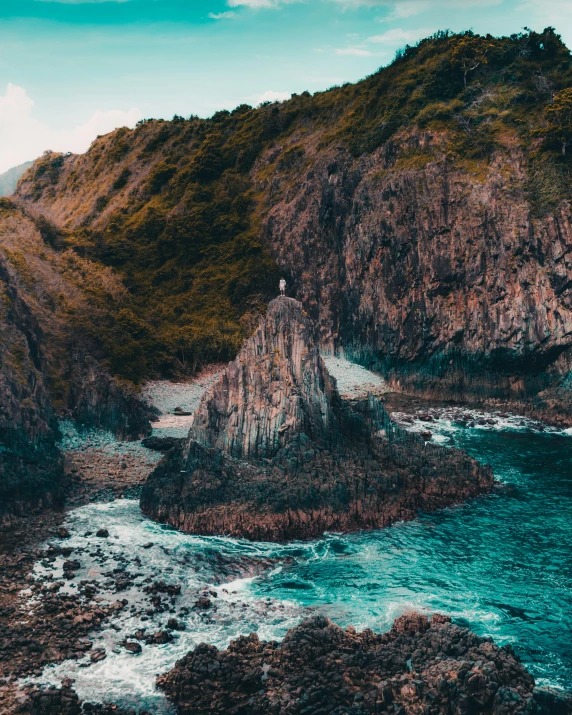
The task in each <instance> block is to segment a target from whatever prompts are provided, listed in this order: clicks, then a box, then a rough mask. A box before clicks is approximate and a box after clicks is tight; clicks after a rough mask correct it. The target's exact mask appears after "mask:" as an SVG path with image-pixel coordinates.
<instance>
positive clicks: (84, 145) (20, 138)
mask: <svg viewBox="0 0 572 715" xmlns="http://www.w3.org/2000/svg"><path fill="white" fill-rule="evenodd" d="M33 109H34V100H33V99H32V98H31V97H29V96H28V95H27V93H26V90H25V89H23V88H22V87H18V86H17V85H14V84H8V87H7V89H6V93H5V94H4V95H1V94H0V173H2V172H4V171H6V170H8V169H10V168H11V167H13V166H17V165H18V164H22V163H23V162H25V161H29V160H31V159H36V158H37V157H38V156H40V155H41V154H42V153H43V152H44V151H46V149H52V150H53V151H62V152H67V151H71V152H76V153H81V152H84V151H86V150H87V149H88V148H89V145H90V144H91V142H92V141H93V140H94V139H95V138H96V137H97V136H98V135H99V134H107V133H108V132H110V131H112V130H113V129H116V128H117V127H122V126H134V125H135V123H136V122H137V121H138V120H139V119H140V118H141V112H140V111H139V110H138V109H135V108H133V109H130V110H129V111H127V112H124V111H121V110H118V109H112V110H110V111H106V112H103V111H97V112H95V113H94V114H93V115H92V116H91V117H90V119H88V121H87V122H85V123H84V124H80V125H78V126H76V127H74V128H73V129H53V128H52V127H49V126H48V125H47V124H44V123H43V122H41V121H39V120H38V119H36V118H35V117H34V116H33Z"/></svg>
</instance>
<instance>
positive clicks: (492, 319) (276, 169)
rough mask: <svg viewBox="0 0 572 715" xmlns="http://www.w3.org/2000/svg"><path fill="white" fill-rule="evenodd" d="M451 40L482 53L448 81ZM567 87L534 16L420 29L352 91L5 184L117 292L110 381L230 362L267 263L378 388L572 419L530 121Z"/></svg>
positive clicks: (131, 134) (123, 140) (568, 279)
mask: <svg viewBox="0 0 572 715" xmlns="http://www.w3.org/2000/svg"><path fill="white" fill-rule="evenodd" d="M467 43H468V44H469V45H470V46H471V47H473V49H475V48H477V49H478V47H481V46H482V49H483V51H484V52H485V54H486V57H487V62H486V63H483V64H482V65H481V66H480V67H479V68H478V70H476V71H475V72H473V73H471V75H470V77H469V81H468V83H467V84H466V85H465V83H464V81H463V72H462V71H461V68H460V66H459V61H458V57H459V56H460V55H459V52H460V51H461V49H462V48H465V47H466V46H467ZM461 54H462V53H461ZM571 84H572V61H571V57H570V52H569V51H568V49H567V48H566V47H565V46H564V45H563V43H562V42H561V40H560V38H559V37H558V36H557V35H556V34H555V32H554V31H553V30H550V29H548V30H546V31H545V32H543V33H535V32H526V33H523V34H522V35H518V36H516V35H515V36H512V37H510V38H498V39H495V38H490V37H488V38H479V37H477V36H473V35H470V33H469V35H453V36H449V35H447V34H446V33H445V34H443V33H441V34H439V35H438V36H436V37H433V38H428V39H427V40H424V41H423V42H421V43H420V45H419V46H418V47H415V48H409V49H407V50H406V51H404V52H403V53H402V54H401V55H399V56H398V57H397V58H396V60H395V61H394V62H393V63H392V64H391V65H390V66H388V67H386V68H383V69H381V70H380V71H379V72H377V73H375V74H374V75H372V76H370V77H368V78H367V79H365V80H363V81H362V82H360V83H358V84H355V85H349V84H348V85H344V86H343V87H337V88H332V89H331V90H328V91H327V92H323V93H317V94H316V95H314V96H312V95H310V94H309V93H307V92H304V93H302V94H301V95H295V96H293V97H292V98H291V99H290V100H289V101H287V102H283V103H274V104H271V105H268V106H263V107H259V108H257V109H253V108H251V107H248V106H246V105H242V106H240V107H238V108H237V109H236V110H235V111H233V112H218V113H217V114H215V115H214V116H213V117H212V118H210V119H208V120H199V119H198V118H190V119H189V120H183V119H182V118H178V119H177V120H176V121H173V122H164V121H160V120H152V121H151V120H150V121H148V122H145V123H143V124H141V125H139V126H138V127H137V128H136V129H134V130H131V131H130V130H127V129H122V130H118V131H117V132H115V133H112V134H110V135H108V136H106V137H101V138H99V139H98V140H97V141H96V142H95V143H94V145H93V146H92V148H91V149H90V151H89V152H87V153H86V154H85V155H83V156H66V157H64V156H60V155H51V156H47V157H43V158H42V159H41V160H39V161H38V162H36V164H35V165H34V167H32V169H30V170H29V171H28V173H27V174H26V176H25V177H24V179H23V180H22V182H21V183H20V187H19V190H18V193H17V197H16V198H17V200H18V201H19V202H21V203H22V204H23V205H25V206H26V210H28V211H30V212H31V213H32V214H34V215H45V216H46V217H48V218H49V219H50V220H51V221H53V222H54V223H55V224H56V225H57V226H58V227H59V229H61V230H62V231H63V233H64V234H65V237H64V239H65V243H66V245H68V246H70V247H72V248H73V249H74V250H75V251H76V252H78V253H80V254H81V255H86V254H87V255H90V256H91V257H93V259H94V260H95V261H98V262H101V263H104V264H106V265H107V266H112V267H113V268H114V270H116V271H117V272H118V274H119V275H121V276H122V277H125V279H126V283H127V284H128V285H129V286H130V289H132V290H133V293H134V295H135V296H136V297H137V299H136V300H135V301H134V303H133V305H132V306H131V307H130V310H132V313H133V315H132V319H131V320H129V321H127V320H124V321H123V323H122V325H123V326H124V327H125V329H126V332H127V337H128V340H127V341H126V344H127V345H130V346H131V347H132V348H133V350H132V351H131V352H130V351H129V350H127V349H126V348H125V349H122V350H120V351H118V354H117V356H116V360H115V362H114V364H115V365H116V370H117V371H118V372H119V373H120V374H124V375H125V374H127V373H129V372H130V371H133V370H137V368H138V366H142V369H143V371H145V370H146V371H147V372H149V370H150V369H151V366H159V369H163V368H165V369H173V366H174V365H183V366H190V367H191V369H192V367H193V366H194V365H195V366H196V365H197V364H200V363H205V362H207V361H209V360H211V361H212V360H216V361H219V360H221V359H222V360H224V359H226V358H227V356H228V357H232V356H233V355H235V354H236V352H237V351H238V349H239V347H240V344H241V341H242V337H243V336H245V335H247V334H248V333H249V329H250V327H251V326H252V325H253V322H255V318H256V316H257V313H258V312H259V311H260V310H263V307H264V305H265V304H266V302H267V300H268V299H269V297H270V296H271V295H273V291H275V290H276V284H277V277H278V272H277V266H276V263H277V264H278V266H279V267H280V270H281V272H282V273H283V274H285V275H286V276H289V280H288V283H289V290H290V291H291V292H290V295H294V296H295V297H297V298H298V299H300V300H302V301H303V303H304V305H305V306H306V309H307V310H308V312H309V314H310V316H311V318H312V319H313V320H314V321H316V322H317V323H318V326H319V342H320V345H321V346H322V347H324V348H329V349H331V350H339V351H343V352H345V353H346V354H347V355H349V356H351V357H354V358H355V359H358V360H360V361H361V362H364V363H367V364H368V365H370V366H375V367H377V368H379V369H380V370H382V371H383V373H384V375H385V376H386V377H387V378H389V379H390V380H391V381H392V383H393V385H394V386H395V388H396V389H402V390H420V391H423V392H425V393H426V394H427V395H430V396H447V397H451V398H457V399H470V400H501V401H505V402H511V403H512V404H513V406H515V407H517V408H518V409H519V410H524V411H534V412H536V414H537V415H538V416H539V417H544V418H548V419H552V420H560V421H561V422H563V423H570V424H572V412H571V409H570V408H571V397H570V388H569V378H568V377H567V376H569V375H570V367H571V364H572V357H571V344H572V343H571V340H572V333H571V330H572V318H571V315H572V313H571V309H572V304H571V301H572V258H571V255H572V235H571V220H570V217H571V214H570V199H571V193H570V186H571V176H572V173H571V172H572V164H571V159H570V156H569V154H570V152H568V154H567V155H564V156H563V155H562V152H561V147H560V146H559V144H558V142H557V141H556V140H555V139H554V137H553V135H552V134H551V130H550V127H549V124H550V122H549V114H548V110H549V109H550V105H551V103H552V102H553V100H554V97H555V96H556V94H557V93H558V92H560V91H564V90H565V88H567V87H569V86H570V85H571ZM117 342H118V343H119V341H117Z"/></svg>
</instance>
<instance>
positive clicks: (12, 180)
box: [0, 161, 34, 198]
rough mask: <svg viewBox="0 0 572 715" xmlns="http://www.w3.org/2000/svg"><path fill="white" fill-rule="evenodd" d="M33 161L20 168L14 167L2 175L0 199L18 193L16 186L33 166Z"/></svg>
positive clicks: (0, 178) (21, 165) (0, 179)
mask: <svg viewBox="0 0 572 715" xmlns="http://www.w3.org/2000/svg"><path fill="white" fill-rule="evenodd" d="M33 163H34V162H33V161H27V162H26V163H25V164H20V166H14V167H13V168H12V169H8V171H5V172H4V173H3V174H0V198H2V197H3V196H11V195H12V194H13V193H14V191H16V186H17V185H18V181H19V179H20V177H21V176H23V175H24V173H25V172H26V171H27V170H28V169H29V168H30V167H31V166H32V164H33Z"/></svg>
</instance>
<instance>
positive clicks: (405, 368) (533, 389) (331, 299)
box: [261, 132, 572, 419]
mask: <svg viewBox="0 0 572 715" xmlns="http://www.w3.org/2000/svg"><path fill="white" fill-rule="evenodd" d="M441 139H442V138H440V137H439V136H438V135H436V134H435V133H432V132H423V133H419V132H417V133H414V134H412V135H409V136H404V137H403V138H402V139H401V140H400V141H397V140H396V141H390V142H388V143H387V144H386V145H385V146H384V147H383V148H382V149H380V150H378V151H377V152H375V153H374V154H372V155H370V156H367V157H362V158H361V159H360V160H358V161H355V160H353V159H352V158H351V157H350V156H349V155H348V153H347V152H345V151H342V150H341V148H340V150H333V151H330V152H327V153H324V152H314V153H312V154H311V168H309V169H308V170H306V171H305V172H304V175H303V177H302V178H301V180H300V182H299V183H298V184H297V185H296V186H295V187H293V186H291V185H289V188H288V190H285V189H283V187H282V182H280V181H279V180H276V179H275V180H274V183H273V191H275V192H276V193H277V194H278V195H279V196H283V198H282V200H280V201H279V202H278V203H276V204H275V205H273V206H272V208H271V209H270V211H269V214H268V217H267V220H266V223H265V228H264V236H265V240H266V241H267V242H268V244H269V245H271V246H272V251H273V253H274V255H275V256H276V257H277V260H278V263H279V264H280V265H281V266H283V267H284V269H285V270H287V271H289V272H290V273H291V274H292V276H293V279H294V281H295V284H296V294H297V296H298V297H299V298H300V299H301V300H302V301H303V302H304V305H305V306H306V307H307V310H308V311H309V313H310V314H311V315H312V317H313V318H315V319H316V320H317V322H318V324H319V328H320V340H321V343H322V345H324V346H325V347H329V348H330V349H331V350H338V349H341V350H343V351H344V352H345V353H346V355H348V356H352V357H354V358H357V359H359V360H360V361H362V362H365V363H368V364H370V365H374V366H377V367H378V368H380V369H381V370H382V371H383V373H384V375H386V376H387V377H388V378H389V379H391V380H392V381H393V384H394V385H395V386H396V387H397V388H401V389H411V388H415V389H417V390H424V391H426V392H427V393H428V394H431V395H436V394H441V395H442V394H444V393H446V394H447V395H448V396H453V397H456V398H458V399H467V398H469V399H474V398H475V397H477V398H489V397H496V398H504V399H507V400H522V399H526V398H530V397H531V396H533V395H536V394H537V393H539V392H542V391H543V390H546V389H547V388H550V387H552V388H553V389H558V387H559V386H560V385H561V383H562V380H563V376H565V375H566V374H568V372H569V370H570V365H571V361H572V352H571V346H572V222H571V212H570V207H569V205H568V204H564V205H563V206H562V207H561V208H560V209H559V210H558V211H556V212H555V213H554V214H553V215H548V216H545V217H543V218H534V217H533V215H532V213H531V205H530V201H529V200H528V197H527V194H526V191H525V188H526V185H527V181H528V178H527V170H528V167H527V157H526V156H525V155H523V154H522V153H521V152H519V151H514V152H513V154H512V156H510V157H509V156H507V155H506V154H504V155H502V156H501V155H497V157H496V158H495V159H494V160H493V161H492V162H491V163H490V165H489V166H486V167H485V166H483V165H479V164H478V163H475V167H474V168H475V172H471V173H469V172H467V171H463V170H461V168H460V167H459V166H455V165H453V164H452V163H451V162H450V161H449V160H447V158H446V156H445V155H444V154H443V152H442V147H440V144H441ZM412 152H415V154H417V156H424V157H425V159H424V161H425V162H426V165H425V166H423V167H422V168H419V167H415V166H409V167H407V165H406V162H404V161H402V160H401V159H400V157H401V158H402V157H404V156H407V155H411V154H412ZM261 173H262V168H261ZM545 397H549V395H546V396H545ZM541 399H542V398H540V399H539V400H538V401H537V402H538V404H537V407H541V404H540V400H541ZM560 399H561V408H563V411H564V412H566V411H567V406H566V401H567V399H568V401H569V399H570V398H569V397H568V398H567V397H566V392H565V391H563V390H562V389H561V394H560ZM556 411H558V410H556ZM569 419H572V413H570V415H569Z"/></svg>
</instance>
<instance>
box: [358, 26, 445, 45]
mask: <svg viewBox="0 0 572 715" xmlns="http://www.w3.org/2000/svg"><path fill="white" fill-rule="evenodd" d="M434 32H435V30H431V29H427V28H426V27H424V28H420V29H418V30H403V29H401V28H400V27H396V28H394V29H393V30H387V32H384V33H382V34H381V35H374V36H373V37H368V40H369V42H376V43H383V44H384V45H390V46H392V47H394V46H396V45H411V44H413V43H415V42H417V40H421V39H422V38H423V37H428V36H429V35H432V34H433V33H434Z"/></svg>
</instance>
